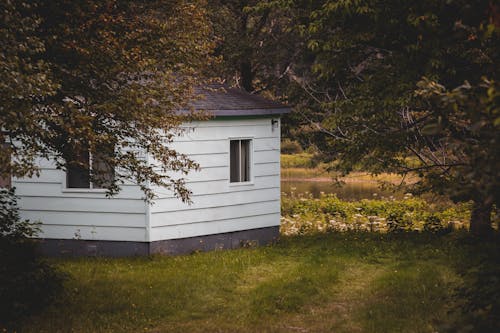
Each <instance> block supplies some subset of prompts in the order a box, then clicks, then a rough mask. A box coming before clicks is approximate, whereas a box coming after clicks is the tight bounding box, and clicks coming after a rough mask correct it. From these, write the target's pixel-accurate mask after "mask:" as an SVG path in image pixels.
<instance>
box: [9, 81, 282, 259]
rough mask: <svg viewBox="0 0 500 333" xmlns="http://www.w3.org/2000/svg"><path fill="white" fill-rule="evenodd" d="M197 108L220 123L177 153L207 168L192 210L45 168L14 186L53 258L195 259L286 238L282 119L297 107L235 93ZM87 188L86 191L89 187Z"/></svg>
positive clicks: (132, 188)
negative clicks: (76, 181)
mask: <svg viewBox="0 0 500 333" xmlns="http://www.w3.org/2000/svg"><path fill="white" fill-rule="evenodd" d="M205 95H206V98H205V99H204V100H202V101H198V102H197V103H196V105H195V107H196V108H199V109H204V110H207V111H210V112H211V113H212V114H213V115H214V118H213V119H211V120H207V121H197V122H192V123H187V124H185V125H184V126H187V127H190V128H192V130H190V131H187V132H186V133H185V134H183V136H180V137H178V138H176V140H175V142H174V143H173V147H174V148H175V149H176V150H177V151H179V152H182V153H185V154H187V155H188V156H190V158H191V159H193V160H194V161H196V162H198V163H199V164H200V167H201V171H198V172H194V171H193V172H192V173H190V174H189V175H188V176H187V177H186V180H187V187H188V188H189V189H190V190H191V191H192V193H193V194H192V197H191V199H192V201H193V203H192V204H191V205H188V204H185V203H183V202H182V201H181V200H180V199H178V198H175V197H174V196H173V195H172V193H170V192H169V191H168V190H165V189H161V188H159V189H155V193H156V195H157V198H156V199H155V200H154V202H152V203H146V202H145V201H144V200H143V199H142V198H143V197H144V194H143V193H142V191H141V190H140V188H139V186H138V185H136V184H132V183H129V184H124V185H122V191H121V192H120V193H119V194H118V195H116V196H115V197H112V198H107V197H106V196H105V190H103V189H92V186H91V185H90V186H78V185H77V186H72V185H70V183H71V182H72V180H71V178H70V177H69V175H68V174H67V173H66V172H64V171H62V170H58V169H56V168H55V165H54V163H53V162H51V161H47V160H44V161H41V162H40V163H41V165H40V166H41V173H40V176H39V177H33V178H14V179H12V185H13V186H15V187H16V189H17V191H16V192H17V194H18V195H19V197H20V201H19V206H20V213H21V217H22V218H27V219H30V220H32V221H36V220H39V221H41V222H42V225H41V233H40V235H39V236H40V238H41V242H40V248H41V250H42V252H44V253H46V254H49V255H65V254H69V255H104V256H126V255H147V254H153V253H165V254H176V253H187V252H191V251H196V250H211V249H216V248H235V247H239V246H241V245H242V244H244V243H246V242H255V243H257V244H264V243H268V242H270V241H272V240H273V239H275V238H276V237H277V236H278V234H279V224H280V116H281V115H282V114H284V113H287V112H289V108H288V107H286V106H284V105H282V104H278V103H275V102H272V101H269V100H266V99H264V98H262V97H259V96H255V95H251V94H248V93H246V92H243V91H241V90H238V89H233V88H227V89H226V90H225V91H212V92H207V93H205ZM82 187H84V188H82Z"/></svg>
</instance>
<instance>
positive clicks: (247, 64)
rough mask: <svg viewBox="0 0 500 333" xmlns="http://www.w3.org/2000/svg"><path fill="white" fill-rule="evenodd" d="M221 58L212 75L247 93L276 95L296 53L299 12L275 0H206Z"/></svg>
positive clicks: (297, 51)
mask: <svg viewBox="0 0 500 333" xmlns="http://www.w3.org/2000/svg"><path fill="white" fill-rule="evenodd" d="M209 8H210V18H211V21H212V23H213V26H214V33H215V34H216V36H217V38H218V42H217V47H216V54H217V55H219V56H220V57H221V60H222V61H221V62H220V65H219V66H218V67H217V68H216V69H215V72H216V73H215V74H216V75H218V76H220V77H222V78H223V79H225V80H226V82H228V83H230V84H233V85H237V86H240V87H241V88H243V89H245V90H246V91H248V92H252V93H258V92H263V91H265V92H266V93H268V94H269V95H268V96H269V97H273V95H280V92H281V91H283V89H284V88H285V87H284V86H282V85H281V83H284V84H286V83H287V81H286V80H281V79H282V78H283V77H286V71H287V69H288V68H289V66H290V65H291V64H292V63H293V62H294V58H295V57H297V56H299V55H300V54H301V53H300V52H299V48H300V47H299V44H300V38H299V32H298V31H297V30H295V29H293V26H294V25H295V24H296V23H297V19H298V18H299V15H298V14H299V13H300V12H299V11H296V10H293V9H292V8H289V7H287V6H284V5H283V3H282V1H279V0H278V1H276V0H265V1H256V0H231V1H222V0H217V1H210V3H209Z"/></svg>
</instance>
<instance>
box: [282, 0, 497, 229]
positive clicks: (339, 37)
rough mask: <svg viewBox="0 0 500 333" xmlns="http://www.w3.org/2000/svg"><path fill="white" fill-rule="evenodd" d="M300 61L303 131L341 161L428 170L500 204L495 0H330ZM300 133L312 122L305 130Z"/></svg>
mask: <svg viewBox="0 0 500 333" xmlns="http://www.w3.org/2000/svg"><path fill="white" fill-rule="evenodd" d="M314 6H315V7H314V8H312V7H311V8H310V10H309V14H310V15H309V20H308V22H307V24H305V25H304V26H299V27H297V28H298V29H301V30H304V31H306V34H305V38H306V39H307V41H306V43H307V49H306V50H303V52H304V55H303V56H302V57H301V59H303V60H306V62H305V63H302V64H301V65H297V66H295V67H293V68H291V70H290V71H289V77H290V79H291V81H292V82H294V84H292V85H290V87H289V91H288V96H290V98H291V100H292V101H293V102H292V103H294V104H295V105H296V109H297V110H298V111H299V112H301V113H302V114H303V116H304V117H303V119H304V120H303V127H302V128H301V132H302V133H301V135H302V137H303V138H304V140H310V141H312V142H313V143H314V144H315V145H316V146H318V147H319V148H320V149H321V151H322V153H323V158H324V159H325V160H326V161H332V162H333V163H334V169H336V170H338V171H341V172H342V173H348V172H350V171H352V170H353V168H354V167H356V166H362V167H363V168H364V169H366V170H369V171H371V172H373V173H380V172H397V173H400V174H403V175H406V174H408V173H417V174H418V175H419V176H420V179H421V181H420V182H419V183H418V184H417V185H418V189H419V190H421V191H424V190H433V191H436V192H439V193H443V194H447V195H449V196H450V197H451V198H453V199H455V200H458V201H464V200H472V201H473V202H474V206H473V211H472V216H471V230H472V231H473V232H477V233H487V232H488V231H490V230H491V225H490V215H491V212H492V207H493V205H498V204H500V195H499V194H500V193H499V181H500V177H499V170H500V160H499V154H498V152H499V151H500V147H499V140H500V137H499V135H500V132H499V128H498V127H499V126H500V120H499V109H498V105H499V98H498V90H499V87H498V82H499V72H500V70H499V66H498V63H497V62H498V59H499V54H500V48H499V46H500V41H499V38H498V37H499V33H500V19H499V17H500V16H499V11H498V7H496V6H494V5H493V2H490V1H484V0H476V1H464V0H453V1H439V0H426V1H419V2H418V3H415V2H407V1H396V0H394V1H392V0H391V1H378V0H365V1H329V0H326V1H321V2H316V3H315V4H314ZM299 133H300V131H299Z"/></svg>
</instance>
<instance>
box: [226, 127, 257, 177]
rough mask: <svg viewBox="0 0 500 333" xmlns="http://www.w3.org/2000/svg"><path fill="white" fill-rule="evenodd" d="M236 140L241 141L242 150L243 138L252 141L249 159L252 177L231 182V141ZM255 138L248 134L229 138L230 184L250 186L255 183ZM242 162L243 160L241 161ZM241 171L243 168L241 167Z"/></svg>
mask: <svg viewBox="0 0 500 333" xmlns="http://www.w3.org/2000/svg"><path fill="white" fill-rule="evenodd" d="M235 140H238V141H240V151H241V140H249V141H250V147H249V156H248V157H249V159H250V161H249V162H248V163H249V164H248V167H249V169H250V170H249V171H250V178H249V180H247V181H244V182H231V141H235ZM254 140H255V138H254V137H253V136H247V137H230V138H229V140H228V145H227V147H228V149H229V152H228V160H229V163H228V166H229V168H228V171H229V173H228V175H229V177H228V182H229V186H248V185H254V173H255V163H254ZM240 163H241V161H240ZM240 172H241V168H240ZM240 179H241V175H240Z"/></svg>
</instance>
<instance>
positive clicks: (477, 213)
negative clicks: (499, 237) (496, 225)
mask: <svg viewBox="0 0 500 333" xmlns="http://www.w3.org/2000/svg"><path fill="white" fill-rule="evenodd" d="M492 209H493V205H492V204H491V203H487V202H485V201H482V200H475V201H474V205H473V207H472V213H471V216H470V231H471V232H472V233H473V234H476V235H481V236H484V235H488V234H491V233H492V232H493V228H492V227H491V210H492Z"/></svg>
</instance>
